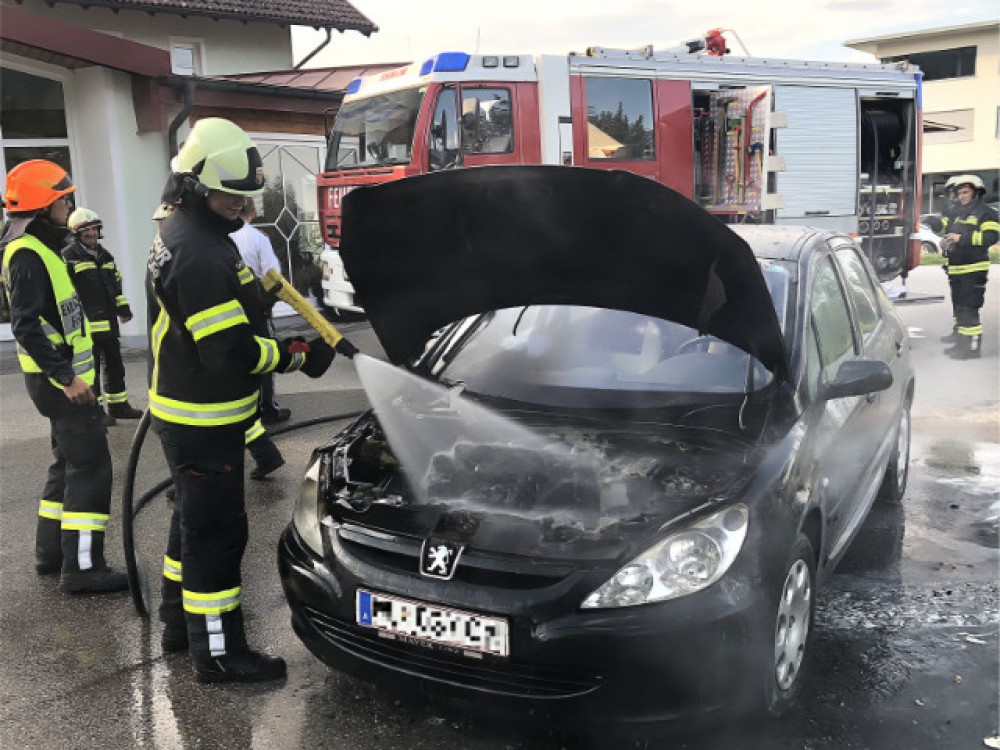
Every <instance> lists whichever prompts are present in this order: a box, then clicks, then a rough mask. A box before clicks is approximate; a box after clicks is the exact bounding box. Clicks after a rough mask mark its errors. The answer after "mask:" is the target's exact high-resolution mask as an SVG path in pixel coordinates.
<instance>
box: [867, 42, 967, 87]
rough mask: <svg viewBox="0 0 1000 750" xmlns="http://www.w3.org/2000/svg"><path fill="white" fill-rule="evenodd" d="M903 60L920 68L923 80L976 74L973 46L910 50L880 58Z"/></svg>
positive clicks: (892, 60) (890, 60) (895, 60)
mask: <svg viewBox="0 0 1000 750" xmlns="http://www.w3.org/2000/svg"><path fill="white" fill-rule="evenodd" d="M904 60H905V61H906V62H909V63H911V64H912V65H916V66H917V67H918V68H920V70H921V71H923V74H924V80H925V81H937V80H940V79H942V78H962V77H964V76H974V75H975V74H976V48H975V47H956V48H955V49H942V50H936V51H934V52H911V53H910V54H907V55H893V56H892V57H883V58H882V62H884V63H894V62H902V61H904Z"/></svg>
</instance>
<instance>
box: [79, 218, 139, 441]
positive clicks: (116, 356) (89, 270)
mask: <svg viewBox="0 0 1000 750" xmlns="http://www.w3.org/2000/svg"><path fill="white" fill-rule="evenodd" d="M68 226H69V232H70V241H69V244H67V245H66V247H64V248H63V251H62V256H63V260H65V261H66V267H67V268H69V272H70V277H71V278H72V279H73V286H75V287H76V293H77V295H78V296H79V297H80V302H82V303H83V310H84V312H85V313H86V315H87V320H89V321H90V330H91V337H92V338H93V340H94V372H95V373H96V376H95V377H94V395H95V396H97V400H98V403H101V402H104V403H105V404H106V405H107V417H106V418H105V424H108V425H113V424H115V421H116V419H139V417H141V416H142V412H141V411H139V410H138V409H135V408H133V407H132V405H131V404H130V403H129V402H128V390H126V388H125V364H124V363H123V362H122V350H121V345H120V344H119V343H118V338H119V335H120V331H119V328H118V323H119V321H121V322H122V323H127V322H128V321H130V320H131V319H132V309H131V308H130V307H129V304H128V300H127V299H126V298H125V294H124V293H123V292H122V274H121V271H119V270H118V266H117V265H116V264H115V259H114V257H113V256H112V255H111V253H109V252H108V251H107V250H106V249H105V247H104V245H102V244H101V242H100V240H101V238H102V237H103V234H102V230H103V229H104V222H102V221H101V217H100V216H98V215H97V213H96V212H94V211H91V210H90V209H89V208H78V209H76V210H75V211H73V213H71V214H70V215H69V224H68ZM102 380H103V381H104V382H103V385H104V392H103V395H102V393H101V385H102V382H101V381H102Z"/></svg>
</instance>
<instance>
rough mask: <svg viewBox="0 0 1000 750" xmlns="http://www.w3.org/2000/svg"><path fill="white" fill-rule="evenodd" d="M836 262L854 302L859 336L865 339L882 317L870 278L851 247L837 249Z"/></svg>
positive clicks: (859, 257)
mask: <svg viewBox="0 0 1000 750" xmlns="http://www.w3.org/2000/svg"><path fill="white" fill-rule="evenodd" d="M837 260H838V261H839V262H840V268H841V270H842V271H843V272H844V279H845V281H846V282H847V291H848V293H849V294H850V295H851V297H852V298H853V300H854V309H855V311H856V312H857V314H858V327H859V328H861V335H862V336H863V337H865V338H867V337H868V334H869V333H871V332H872V331H874V330H875V328H876V327H877V326H878V323H879V320H880V319H881V317H882V315H881V311H880V310H879V306H878V301H877V299H876V297H875V288H874V286H873V285H872V280H871V276H869V274H868V270H867V269H866V268H865V264H864V263H863V262H862V260H861V256H859V255H858V251H857V250H856V249H855V248H853V247H841V248H838V249H837Z"/></svg>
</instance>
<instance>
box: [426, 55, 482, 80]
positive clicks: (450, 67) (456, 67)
mask: <svg viewBox="0 0 1000 750" xmlns="http://www.w3.org/2000/svg"><path fill="white" fill-rule="evenodd" d="M469 59H470V56H469V55H467V54H466V53H465V52H442V53H441V54H440V55H438V56H437V57H432V58H430V59H429V60H424V64H423V65H421V66H420V75H422V76H425V75H427V74H428V73H432V72H433V73H461V72H462V71H463V70H465V69H466V68H467V67H469Z"/></svg>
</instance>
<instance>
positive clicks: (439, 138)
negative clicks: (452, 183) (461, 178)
mask: <svg viewBox="0 0 1000 750" xmlns="http://www.w3.org/2000/svg"><path fill="white" fill-rule="evenodd" d="M460 143H461V138H460V135H459V126H458V93H457V92H456V91H455V90H454V89H445V90H444V91H442V92H441V94H440V96H438V100H437V103H436V105H435V107H434V119H433V120H432V121H431V143H430V154H429V155H428V167H429V168H430V170H431V171H432V172H434V171H437V170H439V169H448V168H449V167H454V166H457V164H458V156H459V155H458V149H459V145H460Z"/></svg>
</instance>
